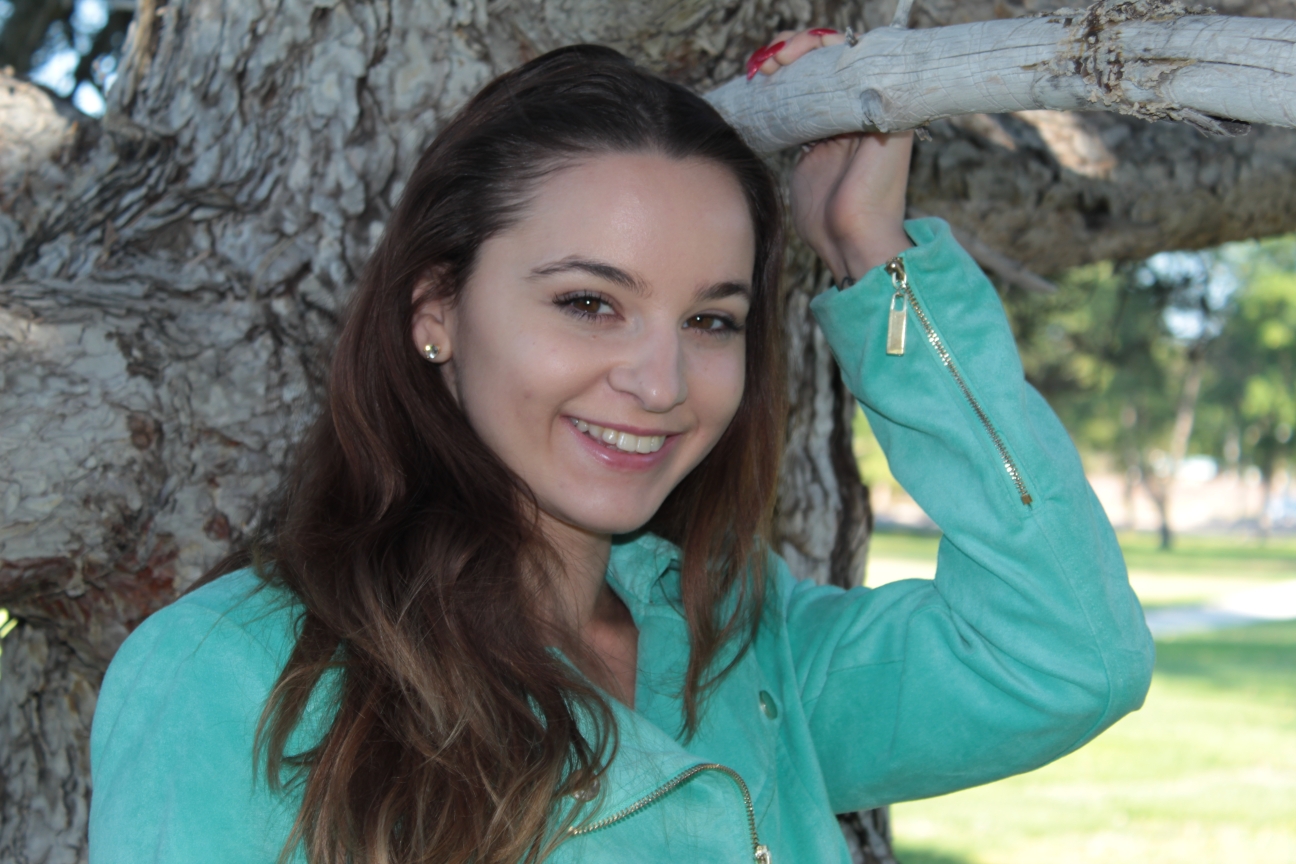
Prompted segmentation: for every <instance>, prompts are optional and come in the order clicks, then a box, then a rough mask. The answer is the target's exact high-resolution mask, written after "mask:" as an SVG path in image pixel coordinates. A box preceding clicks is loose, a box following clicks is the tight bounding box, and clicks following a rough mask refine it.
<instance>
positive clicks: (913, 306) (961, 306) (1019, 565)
mask: <svg viewBox="0 0 1296 864" xmlns="http://www.w3.org/2000/svg"><path fill="white" fill-rule="evenodd" d="M909 146H910V142H909V140H908V138H907V137H904V138H901V137H890V138H887V137H882V136H875V135H856V136H847V137H844V138H836V139H832V140H830V141H827V142H822V143H820V144H818V145H817V146H815V147H814V148H813V149H811V150H810V152H808V153H807V154H805V155H804V156H803V157H802V160H801V162H800V165H799V166H798V168H797V171H796V174H795V176H794V178H793V181H792V206H793V214H794V219H795V222H796V225H797V228H798V230H799V231H800V232H801V234H802V236H803V237H804V238H805V239H806V240H807V241H808V242H809V243H810V245H811V246H812V247H814V248H815V250H816V251H817V252H818V253H819V254H820V255H821V256H822V257H823V258H824V260H825V262H826V263H827V264H828V266H829V267H831V268H832V270H833V271H834V273H835V274H836V275H837V276H838V278H839V279H840V280H842V281H843V282H853V284H850V285H849V286H848V287H844V288H842V289H841V290H838V289H831V290H829V291H828V292H827V293H826V294H824V295H822V296H820V297H818V298H816V300H815V301H814V303H813V304H812V307H811V308H812V309H813V311H814V313H815V315H816V317H817V318H818V320H819V323H820V326H821V327H822V329H823V331H824V333H825V335H826V336H827V338H828V341H829V344H830V345H831V347H832V349H833V352H834V355H835V356H836V358H837V361H838V363H839V365H840V367H841V370H842V374H843V376H844V378H845V381H846V383H847V385H848V386H849V387H850V389H851V391H852V392H853V393H854V394H855V396H856V397H857V399H858V400H859V401H860V403H861V405H862V406H863V408H864V410H865V412H866V414H867V415H868V419H869V422H870V423H871V425H872V427H873V429H874V432H875V434H876V435H877V438H878V441H879V443H880V444H881V445H882V447H883V449H884V450H885V451H886V454H887V458H888V460H889V462H890V465H891V470H892V473H893V474H894V475H895V477H896V479H897V480H899V481H900V482H901V484H903V485H904V487H905V488H906V490H908V491H909V493H910V494H911V495H912V496H913V497H914V499H915V500H916V501H917V502H918V503H919V504H920V505H921V506H922V507H923V508H924V510H925V511H926V512H927V513H928V514H929V515H930V516H931V518H932V519H933V520H934V521H935V522H936V523H937V525H939V526H940V528H941V529H942V531H943V532H944V537H943V539H942V541H941V547H940V555H939V561H938V568H937V573H936V578H935V580H934V582H927V581H920V580H910V581H905V582H899V583H893V584H891V585H887V586H884V587H882V588H880V589H877V590H871V591H870V590H867V589H859V590H856V591H851V592H842V591H840V590H838V589H833V588H828V587H821V586H815V585H811V584H808V583H795V584H793V583H786V593H785V599H786V607H785V610H786V616H787V630H786V632H787V635H788V638H789V641H790V647H791V650H792V654H793V658H794V663H795V664H796V666H797V671H798V675H799V680H800V682H801V686H802V700H803V705H804V707H805V710H806V713H807V716H808V717H809V719H810V724H811V731H812V736H813V738H814V741H815V746H816V749H817V750H818V752H819V756H820V763H821V765H822V768H823V772H824V778H825V781H826V782H827V784H828V787H829V793H830V798H831V800H832V802H833V806H834V808H835V809H837V810H838V811H839V812H840V811H846V810H852V809H857V808H864V807H872V806H876V805H878V804H884V803H889V802H891V801H897V800H905V799H910V798H918V797H924V796H929V795H935V794H939V793H942V792H947V791H951V790H953V789H958V788H963V787H966V786H971V785H975V784H978V783H984V782H987V781H989V780H993V779H996V778H999V777H1003V776H1006V775H1009V774H1014V773H1018V772H1021V771H1025V770H1029V769H1031V768H1034V767H1037V766H1039V765H1042V764H1044V763H1046V762H1048V761H1050V760H1052V759H1055V758H1057V757H1059V756H1061V755H1063V754H1065V753H1067V752H1069V751H1070V750H1072V749H1074V748H1076V747H1078V746H1080V745H1081V744H1083V743H1084V742H1086V741H1088V740H1090V739H1091V738H1092V737H1093V736H1094V735H1096V734H1098V732H1100V731H1101V730H1102V729H1104V728H1106V727H1107V726H1109V725H1110V724H1111V723H1113V722H1115V720H1116V719H1118V718H1119V717H1121V716H1122V715H1124V714H1125V713H1127V712H1128V711H1131V710H1133V709H1135V708H1137V707H1138V706H1139V705H1140V704H1141V703H1142V700H1143V697H1144V694H1145V693H1146V690H1147V686H1148V682H1149V679H1150V674H1151V665H1152V656H1153V651H1152V642H1151V637H1150V635H1149V634H1148V631H1147V627H1146V625H1145V624H1144V621H1143V617H1142V612H1141V609H1140V607H1139V604H1138V601H1137V599H1136V598H1135V596H1134V594H1133V592H1132V591H1131V590H1130V587H1129V583H1128V578H1127V575H1126V572H1125V566H1124V561H1123V559H1122V556H1121V552H1120V548H1119V546H1118V545H1117V543H1116V538H1115V535H1114V533H1113V531H1112V529H1111V526H1110V524H1109V523H1108V521H1107V518H1106V515H1105V514H1104V513H1103V510H1102V507H1101V505H1100V504H1099V503H1098V501H1097V499H1096V498H1095V497H1094V495H1093V493H1092V491H1091V489H1090V488H1089V485H1088V483H1087V481H1086V479H1085V476H1084V473H1083V470H1082V468H1081V465H1080V460H1079V458H1078V456H1077V454H1076V452H1075V448H1074V446H1073V445H1072V443H1071V440H1070V438H1069V436H1068V435H1067V432H1066V430H1065V429H1064V428H1063V427H1062V425H1061V424H1060V423H1059V421H1058V420H1057V417H1056V416H1055V415H1054V414H1053V412H1052V410H1051V409H1050V408H1049V406H1048V405H1047V403H1045V402H1044V400H1043V399H1042V398H1041V397H1040V396H1039V394H1038V393H1036V392H1035V390H1034V389H1033V388H1031V387H1030V385H1029V384H1027V383H1026V381H1025V380H1024V377H1023V374H1022V368H1021V363H1020V360H1019V357H1018V354H1017V349H1016V345H1015V343H1014V341H1013V338H1012V334H1011V332H1010V330H1009V328H1008V324H1007V321H1006V319H1005V317H1004V314H1003V309H1002V307H1001V305H1000V303H999V300H998V297H997V295H996V293H995V291H994V288H993V286H992V285H991V284H990V283H989V281H988V280H987V279H986V278H985V276H984V275H983V274H982V273H981V272H980V270H979V269H978V268H977V266H976V264H975V263H974V262H973V261H972V259H971V258H970V257H969V256H968V255H967V254H966V253H965V252H964V251H963V250H962V249H960V248H959V247H958V245H957V244H956V243H955V242H954V240H953V238H952V237H951V236H950V234H949V230H948V227H947V226H946V225H945V224H944V223H943V222H941V221H940V220H935V219H928V220H918V221H914V222H909V223H904V222H902V217H903V209H904V180H905V175H906V172H907V167H908V153H909Z"/></svg>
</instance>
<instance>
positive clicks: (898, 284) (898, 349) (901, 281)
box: [886, 255, 1032, 506]
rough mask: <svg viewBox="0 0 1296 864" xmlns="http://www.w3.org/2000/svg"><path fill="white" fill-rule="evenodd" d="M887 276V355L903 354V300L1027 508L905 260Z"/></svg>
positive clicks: (1015, 474) (1010, 464) (894, 262)
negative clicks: (913, 283) (897, 300)
mask: <svg viewBox="0 0 1296 864" xmlns="http://www.w3.org/2000/svg"><path fill="white" fill-rule="evenodd" d="M886 272H887V273H889V274H890V275H891V284H892V285H894V286H895V289H896V293H895V295H894V297H892V300H891V304H890V314H889V320H888V322H887V353H888V354H904V321H903V319H901V320H900V321H899V322H897V321H896V318H897V316H903V315H904V303H903V300H908V301H909V305H910V306H912V307H913V311H914V315H915V316H916V317H917V318H918V323H919V324H921V325H922V328H923V332H924V333H926V334H927V341H928V342H930V343H931V344H932V347H933V348H935V349H936V354H937V355H938V356H939V357H940V361H941V363H943V364H944V365H945V368H946V369H948V370H949V373H950V375H952V376H953V378H954V383H955V384H957V385H958V388H959V390H961V391H962V392H963V397H964V398H965V399H967V401H968V404H969V405H971V406H972V411H973V413H975V414H976V416H977V419H978V420H980V421H981V425H982V426H983V427H985V431H986V434H988V435H989V436H990V441H991V443H993V444H994V447H995V449H996V450H997V451H999V458H1000V459H1002V460H1003V465H1004V469H1005V470H1006V471H1007V472H1008V476H1009V477H1010V478H1011V479H1012V482H1013V485H1014V486H1016V487H1017V494H1018V495H1019V496H1021V502H1022V503H1023V504H1025V505H1027V506H1030V503H1031V500H1032V499H1031V496H1030V493H1029V492H1027V491H1026V484H1025V482H1023V481H1022V477H1021V472H1020V471H1018V470H1017V463H1016V462H1014V461H1013V458H1012V455H1011V454H1010V453H1009V452H1008V447H1007V446H1006V445H1005V444H1004V442H1003V439H1002V438H1000V437H999V432H998V430H996V429H995V427H994V424H993V423H991V422H990V417H989V416H988V415H987V414H986V412H985V409H983V408H982V407H981V403H980V402H978V401H977V398H976V396H974V395H972V390H971V388H970V387H968V385H967V382H966V381H964V380H963V375H962V374H961V373H960V372H959V370H958V367H957V366H955V365H954V358H953V357H952V356H950V353H949V351H947V350H946V348H945V343H944V342H942V341H941V338H940V336H939V335H937V333H936V328H935V327H933V326H932V324H931V321H929V320H928V318H927V313H926V312H924V311H923V308H922V304H921V303H919V302H918V297H917V296H916V295H915V294H914V290H913V288H912V287H911V286H910V285H909V277H908V275H907V274H906V273H905V266H904V260H903V259H901V258H900V256H899V255H897V256H896V257H894V258H892V259H891V260H890V261H888V262H887V263H886ZM897 297H900V298H902V302H901V308H900V309H896V308H895V298H897ZM897 325H898V327H897ZM897 329H898V332H897Z"/></svg>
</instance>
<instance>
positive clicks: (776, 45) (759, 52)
mask: <svg viewBox="0 0 1296 864" xmlns="http://www.w3.org/2000/svg"><path fill="white" fill-rule="evenodd" d="M795 35H796V33H794V32H793V31H791V30H784V31H783V32H781V33H778V34H777V35H775V37H774V38H773V39H771V40H770V41H769V42H768V43H766V44H765V45H762V46H761V47H760V48H757V49H756V50H755V51H753V52H752V55H751V57H749V58H747V80H748V81H750V80H751V79H752V78H755V77H756V73H757V72H759V71H760V70H761V69H762V68H763V67H764V66H765V65H766V64H767V62H768V61H769V58H770V57H773V56H774V54H775V53H776V52H777V51H779V50H780V49H782V48H783V46H784V45H786V44H787V40H789V39H791V38H792V37H793V36H795ZM777 68H778V65H777V64H775V65H773V66H771V67H770V68H769V70H768V71H769V72H773V71H774V70H775V69H777ZM767 74H768V73H767Z"/></svg>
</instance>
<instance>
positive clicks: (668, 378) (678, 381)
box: [608, 326, 688, 414]
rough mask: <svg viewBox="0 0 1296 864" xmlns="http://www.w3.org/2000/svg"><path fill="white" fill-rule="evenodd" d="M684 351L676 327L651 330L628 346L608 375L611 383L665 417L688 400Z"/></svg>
mask: <svg viewBox="0 0 1296 864" xmlns="http://www.w3.org/2000/svg"><path fill="white" fill-rule="evenodd" d="M683 348H684V346H683V344H682V341H681V339H680V334H679V332H678V331H677V329H676V328H673V327H669V326H662V327H659V328H651V329H649V330H647V331H645V332H643V333H641V334H640V335H639V338H637V339H635V340H634V341H633V342H632V343H631V344H630V345H629V346H627V351H626V353H625V354H624V355H623V356H622V358H621V359H620V361H619V362H618V363H616V365H614V366H613V367H612V369H611V371H610V372H609V373H608V383H609V384H610V385H611V386H612V389H613V390H616V391H617V392H618V393H626V394H628V395H630V396H633V397H634V398H635V399H636V400H638V402H639V404H640V406H642V407H643V409H644V410H645V411H651V412H653V413H655V414H664V413H666V412H667V411H670V410H671V409H672V408H674V407H675V406H676V405H679V404H680V403H681V402H683V401H684V400H685V399H687V398H688V381H687V379H686V376H685V368H684V365H685V361H684V351H683Z"/></svg>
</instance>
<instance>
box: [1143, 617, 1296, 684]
mask: <svg viewBox="0 0 1296 864" xmlns="http://www.w3.org/2000/svg"><path fill="white" fill-rule="evenodd" d="M1293 669H1296V622H1292V621H1284V622H1275V623H1264V624H1251V625H1249V626H1246V627H1234V628H1229V629H1226V630H1217V631H1215V632H1213V633H1202V634H1197V635H1192V636H1179V637H1176V638H1172V639H1164V640H1161V641H1159V642H1157V661H1156V671H1157V673H1158V674H1160V675H1166V676H1170V677H1173V678H1179V679H1196V680H1197V681H1199V682H1201V683H1203V684H1207V685H1209V686H1212V687H1218V688H1220V689H1224V690H1238V689H1241V690H1251V689H1264V690H1269V689H1280V690H1288V691H1291V692H1292V693H1293V695H1296V676H1293V675H1292V670H1293Z"/></svg>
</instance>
